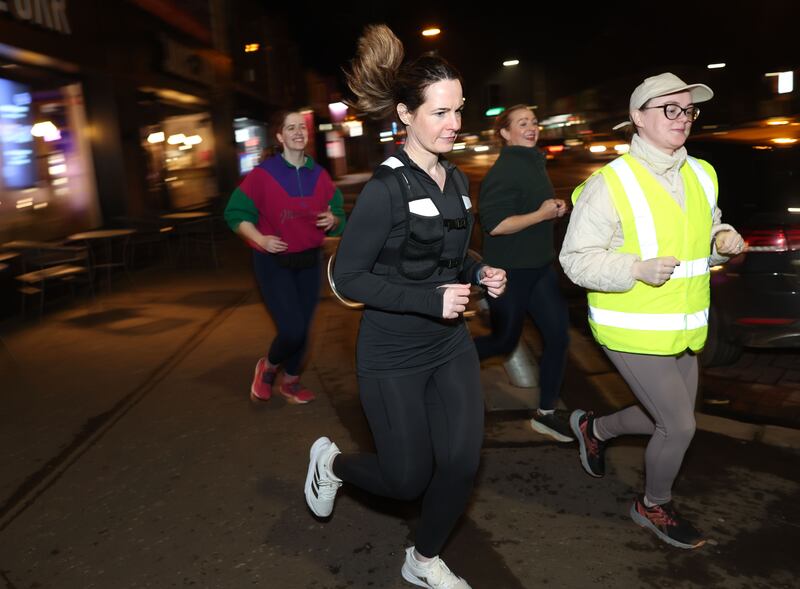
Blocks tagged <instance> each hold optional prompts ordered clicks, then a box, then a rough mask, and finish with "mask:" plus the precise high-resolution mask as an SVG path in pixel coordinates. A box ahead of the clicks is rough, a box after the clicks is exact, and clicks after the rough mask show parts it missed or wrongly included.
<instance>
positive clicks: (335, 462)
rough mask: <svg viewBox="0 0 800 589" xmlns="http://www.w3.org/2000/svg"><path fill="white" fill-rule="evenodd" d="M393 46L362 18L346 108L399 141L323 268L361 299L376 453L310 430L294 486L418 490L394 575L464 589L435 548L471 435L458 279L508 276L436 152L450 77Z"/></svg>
mask: <svg viewBox="0 0 800 589" xmlns="http://www.w3.org/2000/svg"><path fill="white" fill-rule="evenodd" d="M403 56H404V52H403V46H402V44H401V43H400V41H399V40H398V39H397V37H395V36H394V34H393V33H392V32H391V30H389V29H388V28H387V27H386V26H372V27H368V28H367V29H366V31H365V33H364V35H363V37H362V38H361V39H360V40H359V47H358V54H357V56H356V58H355V60H354V62H353V64H352V68H351V70H350V71H349V72H348V74H347V78H348V84H349V86H350V89H351V90H352V92H353V94H354V95H355V96H356V101H355V103H354V105H355V107H356V109H357V110H359V111H360V112H362V113H364V114H366V115H368V116H371V117H373V118H375V119H382V118H385V117H387V116H390V115H395V116H396V117H397V118H398V119H399V120H400V122H401V123H402V124H403V126H404V127H405V131H406V142H405V145H404V147H403V148H402V149H400V150H399V151H398V152H397V153H396V154H395V155H394V156H393V157H390V158H389V159H388V160H386V161H385V162H384V163H383V164H382V165H381V166H379V167H378V169H377V170H376V172H375V174H374V175H373V177H372V179H371V180H370V181H369V182H368V183H367V184H366V186H365V187H364V190H363V191H362V192H361V195H360V196H359V197H358V200H357V202H356V205H355V207H354V209H353V212H352V215H351V217H350V219H349V221H348V225H347V230H346V231H345V233H344V236H343V237H342V241H341V244H340V246H339V250H338V254H337V259H336V267H335V269H334V279H335V282H336V286H337V289H338V290H339V291H340V292H341V293H342V294H343V295H345V296H346V297H349V298H351V299H354V300H356V301H360V302H363V303H364V304H365V310H364V314H363V317H362V320H361V327H360V329H359V336H358V344H357V345H358V347H357V369H358V381H359V389H360V397H361V403H362V406H363V408H364V412H365V414H366V416H367V419H368V421H369V424H370V428H371V430H372V434H373V437H374V440H375V448H376V450H377V453H375V454H367V453H358V454H341V453H340V452H339V449H338V448H337V446H336V444H334V443H333V442H331V441H330V440H329V439H328V438H326V437H322V438H319V439H318V440H317V441H316V442H314V444H313V445H312V446H311V452H310V462H309V466H308V472H307V476H306V485H305V496H306V501H307V503H308V505H309V507H310V509H311V511H312V512H313V513H314V514H315V515H317V516H318V517H327V516H329V515H330V514H331V512H332V510H333V503H334V499H335V497H336V492H337V490H338V489H339V487H340V486H341V485H342V483H343V482H346V483H349V484H352V485H355V486H357V487H360V488H361V489H364V490H367V491H369V492H371V493H374V494H376V495H381V496H384V497H391V498H396V499H402V500H413V499H416V498H418V497H420V496H422V498H423V499H422V513H421V517H420V521H419V525H418V528H417V530H416V534H415V536H416V538H415V546H411V547H409V548H407V549H406V555H405V561H404V563H403V565H402V568H401V574H402V576H403V578H404V579H405V580H406V581H408V582H410V583H412V584H414V585H417V586H419V587H429V588H435V589H444V588H447V589H465V588H466V589H468V588H469V585H468V584H467V582H466V581H464V579H462V578H460V577H458V576H456V575H455V574H453V573H452V572H451V571H450V569H449V568H448V567H447V566H446V565H445V564H444V562H443V561H442V560H441V559H440V558H439V553H440V552H441V550H442V548H443V547H444V544H445V542H446V541H447V539H448V537H449V536H450V533H451V532H452V530H453V527H454V526H455V524H456V522H457V521H458V519H459V517H460V516H461V514H462V513H463V512H464V509H465V508H466V504H467V500H468V499H469V496H470V493H471V490H472V482H473V479H474V477H475V473H476V471H477V469H478V464H479V461H480V449H481V443H482V440H483V399H482V395H481V390H480V380H479V364H478V356H477V354H476V352H475V346H474V345H473V344H472V341H471V339H470V335H469V332H468V331H467V328H466V325H465V323H464V321H463V318H462V316H461V314H462V313H463V312H464V310H465V307H466V304H467V302H468V295H469V290H470V285H482V286H483V287H484V288H485V289H486V290H487V291H488V294H489V295H490V296H493V297H497V296H499V295H501V294H502V293H503V291H504V289H505V283H506V277H505V272H504V271H503V270H500V269H497V268H492V267H489V266H487V265H484V264H480V263H478V262H476V261H475V260H473V259H471V258H469V257H467V256H466V252H467V246H468V243H469V236H470V232H471V229H472V224H473V220H472V211H471V201H470V199H469V196H468V194H467V187H468V186H469V184H468V182H467V180H466V177H465V176H464V174H463V173H462V172H461V171H460V170H458V169H457V168H456V167H455V166H454V165H453V164H451V163H450V162H448V161H447V160H446V159H445V158H444V157H443V154H445V153H447V152H449V151H450V150H451V149H452V148H453V143H454V141H455V139H456V136H457V134H458V131H459V129H460V128H461V112H462V109H463V102H464V99H463V95H462V88H461V79H460V76H459V74H458V72H457V71H456V70H455V69H454V68H453V67H452V66H451V65H450V64H448V63H447V62H446V61H445V60H444V59H442V58H441V57H439V56H436V55H423V56H422V57H420V58H418V59H416V60H414V61H411V62H403Z"/></svg>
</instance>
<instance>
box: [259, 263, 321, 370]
mask: <svg viewBox="0 0 800 589" xmlns="http://www.w3.org/2000/svg"><path fill="white" fill-rule="evenodd" d="M253 268H254V270H255V273H256V281H257V282H258V287H259V289H260V290H261V296H262V297H263V299H264V304H265V305H266V307H267V310H268V311H269V313H270V315H272V320H273V321H274V322H275V325H276V327H277V328H278V334H277V335H276V336H275V339H274V340H272V345H271V346H270V348H269V354H267V359H268V360H269V362H270V364H280V365H282V366H283V369H284V370H285V371H286V373H288V374H291V375H296V374H299V373H300V363H301V362H302V361H303V354H304V353H305V349H306V340H307V339H308V330H309V328H310V327H311V320H312V318H313V316H314V310H315V309H316V308H317V303H318V302H319V288H320V266H319V261H317V263H315V264H314V265H313V266H312V267H311V268H301V269H298V268H282V267H281V266H279V265H278V262H277V256H276V255H274V254H267V253H262V252H259V251H254V252H253Z"/></svg>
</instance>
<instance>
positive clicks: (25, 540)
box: [0, 242, 800, 589]
mask: <svg viewBox="0 0 800 589" xmlns="http://www.w3.org/2000/svg"><path fill="white" fill-rule="evenodd" d="M123 284H124V283H123ZM357 322H358V314H357V313H356V312H353V311H349V310H346V309H344V308H343V307H340V306H339V305H338V304H336V303H334V302H333V301H332V300H330V299H325V300H323V301H322V303H321V305H320V309H319V312H318V315H317V318H316V321H315V326H314V330H313V345H312V347H311V353H310V360H309V363H308V366H307V369H306V371H305V372H304V380H305V382H306V384H307V385H309V386H310V387H311V388H313V389H314V390H316V391H317V392H318V393H319V398H318V399H317V401H315V402H314V403H312V404H310V405H308V406H292V405H287V404H286V403H285V402H283V401H282V400H281V399H273V400H272V401H270V402H269V403H263V404H258V405H253V404H252V403H251V402H250V401H249V400H248V389H249V382H250V378H251V375H252V368H253V365H254V363H255V360H256V358H257V357H258V356H259V355H260V354H261V353H263V350H264V348H265V346H266V345H267V343H268V342H269V340H270V338H271V336H272V334H273V333H274V329H273V327H272V324H271V322H270V320H269V318H268V316H267V315H266V313H265V312H264V309H263V308H262V306H261V304H260V302H259V300H258V297H257V295H256V293H255V290H254V285H253V282H252V279H251V277H250V272H249V267H248V259H247V252H246V251H245V249H244V248H243V247H242V246H240V245H239V244H236V243H233V242H229V243H228V244H227V251H226V252H225V255H224V259H223V264H222V270H220V271H219V272H214V271H212V270H205V269H202V268H199V269H195V270H186V271H175V270H173V269H171V268H169V267H167V266H161V267H158V268H152V269H149V270H147V271H144V272H140V273H138V274H136V275H135V276H134V286H133V287H131V288H122V289H121V290H117V289H115V290H114V291H113V293H112V294H110V295H109V294H102V295H100V296H99V297H98V299H97V300H96V301H94V302H92V301H85V302H83V303H81V304H77V305H75V306H72V307H69V308H66V309H64V310H62V311H56V312H53V313H51V314H48V315H47V317H46V318H45V320H43V321H42V322H40V323H36V324H30V323H29V324H25V325H23V326H18V327H13V326H12V327H10V328H8V329H5V330H4V331H3V332H2V342H3V346H0V375H1V376H2V387H0V393H1V394H2V397H1V398H2V401H3V411H2V413H0V456H2V464H3V468H2V469H0V586H4V587H6V588H7V589H22V588H29V587H30V588H34V587H36V588H56V589H73V588H75V589H84V588H86V589H88V588H100V589H106V588H109V589H110V588H114V589H124V588H131V589H133V588H137V589H139V588H146V587H152V588H167V587H186V586H196V587H219V588H239V587H250V586H252V587H265V588H270V589H295V588H298V589H299V588H314V589H322V588H328V589H334V588H345V587H354V588H373V587H390V588H393V587H398V588H399V587H407V585H405V584H404V583H403V581H402V580H401V579H400V575H399V567H400V565H401V562H402V550H403V548H404V547H405V546H407V545H409V544H410V543H412V542H413V539H412V538H413V530H414V528H415V525H416V518H417V514H418V507H419V506H418V504H416V503H400V502H396V501H391V500H382V499H377V498H374V497H370V496H367V495H365V494H363V493H361V492H359V491H357V490H355V489H352V488H347V487H345V488H344V489H343V491H342V493H341V495H340V497H339V499H338V500H337V504H336V508H335V511H334V514H333V517H332V518H330V520H329V521H326V522H320V521H317V520H316V519H314V517H313V516H312V515H311V514H310V513H309V512H308V510H307V508H306V506H305V504H304V500H303V496H302V484H303V479H304V476H305V469H306V463H307V456H308V454H307V453H308V448H309V445H310V444H311V442H312V441H313V440H314V439H315V438H316V437H317V436H319V435H323V434H325V435H329V436H330V437H331V438H332V439H333V440H334V441H336V442H337V444H339V446H340V447H341V448H342V449H343V450H345V451H354V450H366V449H369V448H370V445H371V438H370V435H369V431H368V426H367V424H366V422H365V420H364V417H363V414H362V412H361V409H360V406H359V401H358V397H357V387H356V381H355V375H354V370H353V368H354V346H355V334H356V330H357ZM475 328H476V329H477V328H479V325H477V324H476V325H475ZM526 337H528V336H527V335H526ZM583 356H584V354H583V352H582V351H581V350H579V349H576V350H573V352H572V354H571V361H570V367H569V371H568V375H567V381H566V383H565V387H564V395H563V396H564V399H565V401H566V403H567V404H568V405H570V406H585V407H589V408H592V407H594V408H598V409H601V408H602V407H603V406H604V405H603V404H604V403H605V401H604V400H603V397H602V396H601V395H597V394H596V393H595V392H594V391H595V389H594V383H593V380H592V378H593V375H591V374H589V373H587V372H586V370H585V366H584V365H583V364H582V363H580V362H577V361H576V359H581V358H583ZM487 374H489V375H490V376H491V373H487ZM492 382H493V380H492V378H489V382H488V384H489V386H491V385H492ZM487 394H488V393H487ZM643 452H644V448H643V445H642V441H640V440H625V441H620V442H618V443H615V444H613V446H612V448H611V449H610V451H609V456H608V458H609V472H608V474H607V476H606V477H605V478H604V479H600V480H597V479H592V478H590V477H588V476H587V475H586V474H585V473H584V472H583V471H582V469H581V467H580V466H579V461H578V456H577V449H576V447H575V446H574V445H571V444H565V445H560V444H554V443H550V442H548V441H546V440H544V439H542V438H541V437H539V436H537V435H536V434H534V433H533V431H532V430H531V429H530V428H529V426H528V424H527V410H525V409H516V410H505V411H497V412H491V413H489V415H488V417H487V428H486V435H485V443H484V449H483V452H482V466H481V470H480V474H479V477H478V480H477V481H476V485H475V491H474V494H473V497H472V501H471V504H470V507H469V510H468V511H467V513H466V515H465V517H464V518H463V521H462V523H461V524H460V526H459V527H458V529H457V530H456V532H455V534H454V535H453V537H452V540H451V542H450V543H449V544H448V546H447V547H446V549H445V552H444V554H443V556H444V558H445V559H446V561H447V562H448V564H449V565H450V566H451V567H452V568H453V569H454V570H456V571H457V572H458V573H459V574H462V575H464V576H465V577H466V578H467V579H468V580H469V581H470V583H471V584H472V586H473V587H474V588H476V589H478V588H490V589H505V588H523V587H524V588H528V587H530V588H533V587H543V586H546V587H575V588H578V587H587V586H592V587H608V588H619V587H626V588H627V587H681V588H690V587H691V588H695V587H697V588H699V587H725V588H734V589H739V588H741V589H744V588H760V587H764V588H766V587H769V588H776V587H786V588H788V587H794V586H796V575H797V572H798V565H797V559H796V547H797V546H798V545H800V526H798V522H800V508H798V505H800V475H799V474H798V473H800V468H798V466H800V460H799V459H798V454H797V453H796V451H791V450H785V449H780V448H777V447H774V446H770V445H766V444H761V443H758V442H752V441H751V442H743V441H740V440H738V439H736V438H733V437H729V436H728V435H719V434H714V433H709V432H707V431H699V432H698V434H697V436H696V438H695V441H694V443H693V445H692V448H691V450H690V452H689V454H688V457H687V460H686V463H685V465H684V468H683V470H682V473H681V476H680V478H679V480H678V483H677V486H676V497H677V501H678V505H679V507H680V508H681V509H682V510H683V511H684V512H685V513H686V514H687V515H688V516H690V517H691V518H692V520H693V521H694V522H695V523H696V524H697V525H698V526H699V527H701V528H702V529H703V530H705V531H706V532H707V533H708V535H709V538H710V542H709V544H707V545H706V546H705V547H703V548H702V549H700V550H697V551H692V552H686V551H682V550H678V549H674V548H671V547H669V546H666V545H664V544H662V543H660V542H659V541H657V540H656V539H655V538H654V537H653V536H652V535H651V534H650V533H649V532H647V531H644V530H641V529H639V528H638V527H636V526H635V525H634V524H633V523H632V522H631V521H630V519H629V518H628V515H627V512H628V508H629V504H630V501H631V499H632V497H633V495H634V493H635V492H637V491H638V489H640V488H641V484H642V475H643V472H642V456H643Z"/></svg>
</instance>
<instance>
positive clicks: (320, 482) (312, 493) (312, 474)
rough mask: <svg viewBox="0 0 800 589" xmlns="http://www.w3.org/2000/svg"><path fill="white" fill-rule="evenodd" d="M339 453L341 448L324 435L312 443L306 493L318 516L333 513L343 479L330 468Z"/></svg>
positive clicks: (311, 507) (308, 501)
mask: <svg viewBox="0 0 800 589" xmlns="http://www.w3.org/2000/svg"><path fill="white" fill-rule="evenodd" d="M337 454H341V452H340V451H339V448H337V447H336V444H334V443H333V442H331V441H330V440H329V439H328V438H326V437H324V436H323V437H321V438H319V439H318V440H317V441H316V442H314V443H313V444H312V445H311V452H309V461H308V474H307V475H306V486H305V494H306V503H308V507H309V508H310V509H311V511H312V512H314V515H316V516H317V517H328V516H329V515H330V514H331V512H332V511H333V501H334V500H335V499H336V491H338V490H339V487H341V486H342V479H340V478H339V477H337V476H336V475H334V474H333V473H332V472H331V469H330V464H331V460H333V457H334V456H336V455H337Z"/></svg>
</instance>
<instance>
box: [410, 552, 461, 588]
mask: <svg viewBox="0 0 800 589" xmlns="http://www.w3.org/2000/svg"><path fill="white" fill-rule="evenodd" d="M400 574H402V575H403V578H404V579H405V580H406V581H408V582H409V583H411V584H412V585H416V586H417V587H427V588H428V589H472V587H470V586H469V583H467V582H466V581H465V580H464V579H462V578H461V577H457V576H456V575H454V574H453V572H452V571H451V570H450V569H449V568H447V565H446V564H444V561H443V560H442V559H441V558H439V557H438V556H436V557H434V558H433V560H429V561H428V562H419V561H418V560H417V559H416V558H414V547H413V546H411V547H409V548H406V560H405V562H404V563H403V568H402V569H400Z"/></svg>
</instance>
